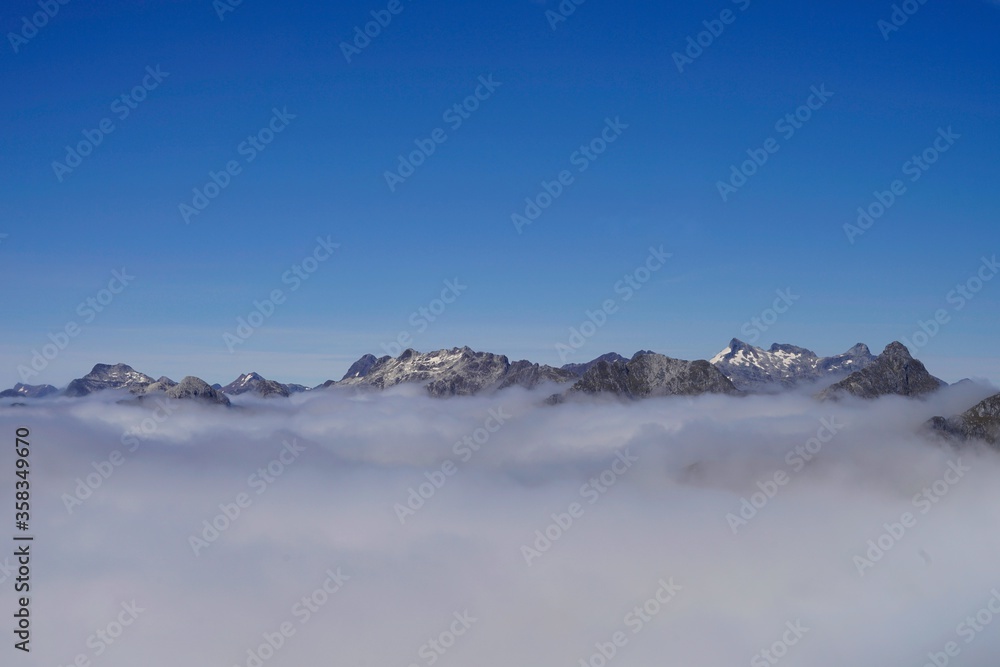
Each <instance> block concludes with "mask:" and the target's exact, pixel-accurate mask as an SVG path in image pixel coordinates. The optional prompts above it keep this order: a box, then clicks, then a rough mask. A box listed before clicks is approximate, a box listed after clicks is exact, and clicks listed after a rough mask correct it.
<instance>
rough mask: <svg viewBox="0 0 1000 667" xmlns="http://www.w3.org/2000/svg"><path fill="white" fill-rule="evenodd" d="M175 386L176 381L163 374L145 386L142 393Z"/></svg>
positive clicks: (164, 389)
mask: <svg viewBox="0 0 1000 667" xmlns="http://www.w3.org/2000/svg"><path fill="white" fill-rule="evenodd" d="M175 386H177V383H176V382H174V381H173V380H171V379H170V378H168V377H167V376H165V375H164V376H163V377H161V378H160V379H159V380H157V381H156V382H154V383H153V384H151V385H149V386H148V387H146V390H145V392H144V393H151V392H154V391H166V390H167V389H170V388H171V387H175Z"/></svg>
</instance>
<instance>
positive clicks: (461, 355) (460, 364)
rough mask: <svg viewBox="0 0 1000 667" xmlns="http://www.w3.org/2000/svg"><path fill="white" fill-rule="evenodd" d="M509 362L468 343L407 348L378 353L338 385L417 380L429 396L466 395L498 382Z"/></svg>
mask: <svg viewBox="0 0 1000 667" xmlns="http://www.w3.org/2000/svg"><path fill="white" fill-rule="evenodd" d="M508 365H509V362H508V361H507V358H506V357H504V356H502V355H498V354H492V353H489V352H474V351H472V350H471V349H469V348H468V347H461V348H458V347H455V348H452V349H450V350H438V351H437V352H428V353H425V354H421V353H420V352H417V351H415V350H413V349H408V350H405V351H404V352H403V353H402V354H400V355H399V356H398V357H396V358H395V359H394V358H392V357H388V356H386V357H381V358H380V359H378V360H377V361H376V363H375V364H373V365H372V366H371V367H370V368H369V369H368V371H367V372H366V373H365V374H364V375H361V376H355V377H348V378H344V379H343V380H341V381H340V382H338V383H337V385H338V386H367V387H374V388H377V389H388V388H389V387H394V386H396V385H397V384H402V383H410V382H417V383H421V384H423V385H424V387H425V388H426V389H427V393H429V394H430V395H431V396H468V395H472V394H476V393H478V392H480V391H482V390H483V389H485V388H487V387H495V386H497V385H499V384H500V381H501V380H502V379H503V376H504V374H505V373H506V371H507V366H508Z"/></svg>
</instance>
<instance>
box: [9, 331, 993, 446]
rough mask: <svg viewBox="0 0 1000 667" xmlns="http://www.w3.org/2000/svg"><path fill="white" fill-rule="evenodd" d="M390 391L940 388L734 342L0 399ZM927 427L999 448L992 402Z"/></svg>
mask: <svg viewBox="0 0 1000 667" xmlns="http://www.w3.org/2000/svg"><path fill="white" fill-rule="evenodd" d="M398 385H416V386H421V387H423V389H424V390H425V391H426V392H427V394H428V395H430V396H433V397H438V398H443V397H449V396H471V395H476V394H482V393H492V392H497V391H502V390H504V389H507V388H508V387H522V388H525V389H532V388H535V387H539V386H542V385H545V386H546V387H550V388H553V389H556V390H557V391H556V393H554V394H551V395H550V396H549V398H548V399H547V401H546V402H547V403H550V404H556V403H561V402H563V401H565V400H567V399H568V398H570V397H571V396H573V395H575V394H591V395H608V396H612V397H617V398H627V399H640V398H646V397H652V396H694V395H699V394H706V393H712V394H726V395H732V396H740V395H747V394H751V393H776V392H779V391H787V390H790V389H792V388H795V387H804V388H806V390H808V391H811V392H812V393H813V394H814V396H815V397H816V398H817V399H819V400H840V399H843V398H845V397H856V398H861V399H874V398H878V397H880V396H887V395H897V396H904V397H913V398H919V397H921V396H925V395H927V394H929V393H931V392H934V391H936V390H938V389H940V388H941V387H944V386H946V385H947V383H945V382H944V381H942V380H940V379H938V378H936V377H934V376H933V375H931V374H930V373H929V372H928V371H927V369H926V367H925V366H924V365H923V363H921V362H920V361H919V360H917V359H914V358H913V357H912V356H911V355H910V352H909V350H908V349H907V348H906V346H904V345H903V344H902V343H899V342H892V343H890V344H889V345H887V346H886V348H885V349H884V350H883V351H882V353H881V354H879V355H877V356H875V355H873V354H872V353H871V351H870V350H869V349H868V347H867V346H866V345H864V344H862V343H858V344H857V345H854V346H853V347H851V348H850V349H849V350H847V351H846V352H843V353H841V354H838V355H834V356H831V357H820V356H818V355H817V354H816V353H814V352H812V351H811V350H808V349H806V348H803V347H797V346H795V345H788V344H778V343H775V344H773V345H771V347H770V348H768V349H764V348H760V347H755V346H753V345H750V344H748V343H745V342H743V341H740V340H738V339H735V338H734V339H732V340H731V341H730V342H729V345H728V346H726V347H725V348H724V349H723V350H722V351H720V352H719V353H718V354H717V355H715V356H714V357H713V358H712V359H711V360H708V361H706V360H701V359H699V360H694V361H686V360H683V359H675V358H672V357H668V356H665V355H662V354H658V353H656V352H652V351H648V350H642V351H639V352H636V353H635V354H634V355H633V356H632V357H631V358H628V359H627V358H625V357H623V356H621V355H619V354H617V353H614V352H610V353H607V354H603V355H601V356H599V357H597V358H595V359H592V360H591V361H588V362H585V363H573V364H565V365H563V366H562V367H559V368H557V367H554V366H547V365H544V364H537V363H533V362H530V361H527V360H519V361H513V362H512V361H510V360H509V359H508V358H507V357H506V356H504V355H502V354H494V353H491V352H477V351H474V350H472V349H470V348H468V347H460V348H459V347H456V348H451V349H446V350H437V351H433V352H426V353H421V352H417V351H415V350H413V349H407V350H405V351H403V352H402V353H401V354H400V355H399V356H397V357H392V356H388V355H386V356H382V357H375V356H374V355H371V354H366V355H364V356H362V357H361V358H360V359H358V360H357V361H356V362H354V363H353V364H352V365H351V367H350V368H349V369H348V371H347V372H346V373H345V374H344V376H343V377H342V378H341V379H340V380H339V381H334V380H328V381H327V382H324V383H323V384H321V385H318V386H316V387H313V388H311V389H310V388H308V387H305V386H302V385H297V384H283V383H281V382H278V381H276V380H269V379H267V378H264V377H262V376H261V375H260V374H258V373H254V372H249V373H244V374H242V375H240V376H239V377H238V378H236V379H235V380H233V381H232V382H230V383H229V384H227V385H225V386H222V385H218V384H216V385H212V386H210V385H209V384H208V383H206V382H205V381H204V380H202V379H200V378H197V377H194V376H188V377H185V378H184V379H182V380H181V381H180V382H174V381H173V380H171V379H170V378H167V377H161V378H159V379H156V380H154V379H153V378H152V377H151V376H149V375H146V374H145V373H141V372H139V371H137V370H135V369H134V368H132V367H131V366H128V365H126V364H121V363H119V364H114V365H110V364H97V365H96V366H94V368H93V369H92V370H91V371H90V373H88V374H87V375H85V376H83V377H81V378H77V379H75V380H73V381H72V382H70V383H69V385H67V386H66V388H65V389H63V390H62V391H60V390H59V389H57V388H56V387H53V386H52V385H25V384H17V385H15V386H14V387H13V388H11V389H8V390H6V391H3V392H0V397H2V398H22V399H51V398H55V397H59V396H64V397H80V396H86V395H88V394H92V393H95V392H100V391H105V390H118V391H124V392H127V393H128V394H131V395H132V397H133V398H132V399H130V400H134V401H138V402H142V401H144V400H147V399H150V398H155V397H156V396H159V395H162V396H165V397H168V398H177V399H196V400H200V401H202V402H205V403H211V404H219V405H224V406H229V405H231V400H230V398H229V397H231V396H241V395H252V396H257V397H262V398H288V397H290V396H291V395H292V394H295V393H301V392H306V391H322V390H328V389H330V388H331V387H337V388H348V389H353V390H356V391H358V390H369V391H378V390H384V389H388V388H390V387H394V386H398ZM928 427H929V428H930V429H931V430H933V431H935V432H937V433H939V434H941V435H942V436H944V437H949V438H956V437H958V438H979V439H984V440H987V441H988V442H991V443H994V444H996V443H997V442H998V439H1000V394H997V395H995V396H992V397H990V398H988V399H986V400H985V401H983V402H981V403H980V404H978V405H976V406H973V407H972V408H970V409H969V410H968V411H966V412H965V413H962V414H961V415H955V416H952V417H935V418H933V419H932V420H930V421H929V422H928Z"/></svg>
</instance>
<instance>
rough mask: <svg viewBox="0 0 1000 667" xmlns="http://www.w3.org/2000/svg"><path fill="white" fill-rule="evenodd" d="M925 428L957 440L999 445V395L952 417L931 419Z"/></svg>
mask: <svg viewBox="0 0 1000 667" xmlns="http://www.w3.org/2000/svg"><path fill="white" fill-rule="evenodd" d="M927 426H928V427H929V428H931V429H933V430H935V431H939V432H941V433H943V434H945V435H947V436H951V437H954V438H957V439H959V440H972V439H976V440H984V441H986V442H988V443H990V444H991V445H994V446H997V445H1000V394H994V395H993V396H990V397H989V398H986V399H984V400H982V401H980V402H979V403H976V404H975V405H974V406H972V407H971V408H969V409H968V410H966V411H965V412H963V413H962V414H960V415H956V416H954V417H949V418H947V419H946V418H944V417H933V418H931V419H930V420H929V421H928V422H927Z"/></svg>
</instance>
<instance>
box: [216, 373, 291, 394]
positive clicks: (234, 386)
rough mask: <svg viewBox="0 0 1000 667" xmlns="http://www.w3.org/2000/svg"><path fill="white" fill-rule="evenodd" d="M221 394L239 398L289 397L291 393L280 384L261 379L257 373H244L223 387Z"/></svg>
mask: <svg viewBox="0 0 1000 667" xmlns="http://www.w3.org/2000/svg"><path fill="white" fill-rule="evenodd" d="M222 392H223V393H225V394H229V395H230V396H239V395H240V394H246V393H254V394H257V395H258V396H264V397H267V396H285V397H287V396H289V395H291V392H290V391H289V390H288V387H286V386H285V385H283V384H281V383H280V382H275V381H274V380H268V379H266V378H264V377H261V375H259V374H258V373H244V374H243V375H241V376H239V377H238V378H236V379H235V380H233V381H232V382H230V383H229V384H227V385H226V386H225V387H223V388H222Z"/></svg>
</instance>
